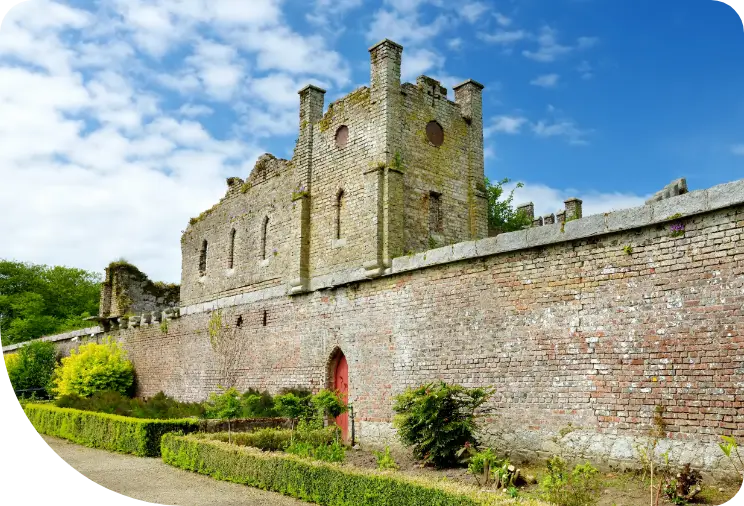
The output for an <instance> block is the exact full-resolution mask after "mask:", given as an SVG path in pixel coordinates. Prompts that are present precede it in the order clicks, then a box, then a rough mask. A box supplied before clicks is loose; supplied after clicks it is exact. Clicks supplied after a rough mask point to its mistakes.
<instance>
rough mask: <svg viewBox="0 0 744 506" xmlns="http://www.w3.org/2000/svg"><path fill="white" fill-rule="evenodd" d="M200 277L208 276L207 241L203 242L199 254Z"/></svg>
mask: <svg viewBox="0 0 744 506" xmlns="http://www.w3.org/2000/svg"><path fill="white" fill-rule="evenodd" d="M199 275H200V276H206V275H207V240H206V239H204V242H202V248H201V252H200V253H199Z"/></svg>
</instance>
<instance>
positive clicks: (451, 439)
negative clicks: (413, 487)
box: [393, 381, 493, 468]
mask: <svg viewBox="0 0 744 506" xmlns="http://www.w3.org/2000/svg"><path fill="white" fill-rule="evenodd" d="M492 394H493V390H491V389H484V388H472V389H468V388H465V387H463V386H460V385H448V384H446V383H444V382H442V381H440V382H439V383H436V384H435V383H430V384H428V385H423V386H420V387H418V388H414V389H410V388H409V389H408V390H406V391H405V392H403V393H402V394H400V395H398V396H397V397H396V398H395V404H394V406H393V409H394V410H395V412H396V413H397V414H396V416H395V419H394V424H395V426H396V428H397V429H398V434H399V436H400V438H401V440H402V441H403V443H404V444H406V445H408V446H412V447H413V453H414V455H415V456H416V458H419V459H422V460H423V461H424V462H426V463H429V464H433V465H435V466H436V467H440V468H441V467H446V466H449V465H453V464H456V463H458V457H459V455H458V453H460V454H461V452H460V450H461V449H462V448H463V447H465V446H470V447H476V446H477V445H478V442H477V441H476V439H475V437H474V433H475V432H476V429H477V424H476V415H475V410H476V409H478V408H479V407H480V406H481V405H482V404H483V403H484V402H486V401H487V400H488V399H489V397H490V396H491V395H492Z"/></svg>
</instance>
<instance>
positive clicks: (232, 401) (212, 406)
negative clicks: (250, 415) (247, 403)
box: [206, 387, 243, 443]
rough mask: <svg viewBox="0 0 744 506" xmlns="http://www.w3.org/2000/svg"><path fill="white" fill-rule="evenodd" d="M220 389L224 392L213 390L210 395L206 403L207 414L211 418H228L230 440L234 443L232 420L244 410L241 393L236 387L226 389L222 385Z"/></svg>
mask: <svg viewBox="0 0 744 506" xmlns="http://www.w3.org/2000/svg"><path fill="white" fill-rule="evenodd" d="M220 389H221V390H222V393H219V394H218V393H216V392H212V393H211V394H210V395H209V400H207V405H206V415H207V417H209V418H217V419H219V420H227V434H228V442H230V443H232V430H231V429H232V427H231V422H232V420H234V419H235V418H238V417H239V416H240V414H241V413H242V412H243V403H242V402H241V397H240V393H238V391H237V390H235V388H232V387H230V388H228V389H224V388H222V387H220Z"/></svg>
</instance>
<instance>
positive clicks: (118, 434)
mask: <svg viewBox="0 0 744 506" xmlns="http://www.w3.org/2000/svg"><path fill="white" fill-rule="evenodd" d="M24 411H25V412H26V416H27V417H28V419H29V420H30V421H31V424H32V425H33V426H34V428H35V429H36V431H37V432H39V433H41V434H46V435H48V436H56V437H61V438H64V439H68V440H70V441H73V442H75V443H79V444H82V445H85V446H91V447H94V448H102V449H104V450H110V451H116V452H123V453H131V454H134V455H139V456H142V457H159V456H160V438H161V437H162V436H163V434H166V433H168V432H174V431H181V432H183V433H189V432H193V431H196V430H197V429H198V428H199V423H198V421H197V420H187V419H181V420H148V419H145V418H130V417H126V416H119V415H109V414H107V413H96V412H93V411H80V410H77V409H70V408H58V407H56V406H52V405H48V404H26V406H25V407H24Z"/></svg>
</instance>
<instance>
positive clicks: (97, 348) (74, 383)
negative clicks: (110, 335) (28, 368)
mask: <svg viewBox="0 0 744 506" xmlns="http://www.w3.org/2000/svg"><path fill="white" fill-rule="evenodd" d="M55 376H56V378H55V380H54V392H55V393H56V395H70V394H76V395H79V396H81V397H88V396H90V395H92V394H94V393H95V392H102V391H106V390H111V391H115V392H119V393H121V394H128V393H131V390H132V387H133V386H134V367H133V366H132V363H131V362H130V361H129V360H127V359H126V351H125V350H124V349H123V348H122V347H121V345H120V344H119V343H117V342H115V341H114V340H112V339H107V340H106V341H105V342H104V343H102V344H97V343H89V344H84V345H82V346H80V348H79V349H77V350H72V352H71V354H70V356H69V357H65V358H63V359H62V363H61V365H60V366H59V367H58V368H57V370H56V371H55Z"/></svg>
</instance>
